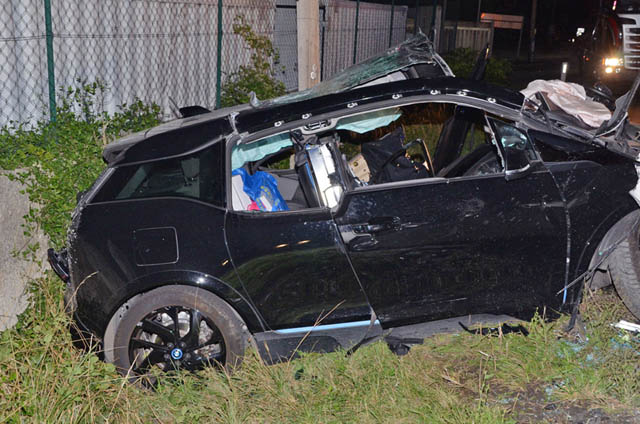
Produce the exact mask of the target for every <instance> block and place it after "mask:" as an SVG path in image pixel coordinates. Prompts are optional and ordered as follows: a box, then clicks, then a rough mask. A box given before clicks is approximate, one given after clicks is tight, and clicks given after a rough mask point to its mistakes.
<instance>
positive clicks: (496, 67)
mask: <svg viewBox="0 0 640 424" xmlns="http://www.w3.org/2000/svg"><path fill="white" fill-rule="evenodd" d="M477 58H478V52H477V51H475V50H472V49H468V48H460V49H455V50H453V51H451V52H449V53H447V54H446V55H444V60H445V61H446V62H447V63H448V64H449V67H450V68H451V70H452V71H453V73H454V74H455V75H456V76H457V77H462V78H469V77H470V76H471V72H473V67H474V65H475V63H476V60H477ZM510 75H511V62H509V61H508V60H506V59H498V58H495V57H492V58H490V59H489V62H488V63H487V69H486V72H485V77H484V80H485V81H486V82H490V83H493V84H498V85H506V84H508V82H509V76H510Z"/></svg>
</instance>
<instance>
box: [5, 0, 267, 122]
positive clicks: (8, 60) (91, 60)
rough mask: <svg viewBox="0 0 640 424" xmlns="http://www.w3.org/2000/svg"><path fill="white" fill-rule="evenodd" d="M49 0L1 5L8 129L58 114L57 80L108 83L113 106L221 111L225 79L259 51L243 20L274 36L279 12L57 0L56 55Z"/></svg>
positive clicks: (250, 2) (237, 5)
mask: <svg viewBox="0 0 640 424" xmlns="http://www.w3.org/2000/svg"><path fill="white" fill-rule="evenodd" d="M48 1H49V0H3V1H2V2H1V4H2V5H1V6H0V125H6V124H7V123H9V122H11V121H14V122H15V121H17V122H33V121H35V120H39V119H49V118H50V108H49V104H48V101H49V95H50V92H49V81H52V82H53V78H55V83H54V85H52V87H53V88H54V89H55V88H60V87H68V86H77V85H78V83H79V82H80V83H81V82H93V81H100V82H102V83H104V84H105V85H106V86H107V87H108V88H109V90H108V92H107V94H108V95H107V97H106V98H105V99H104V109H105V110H106V111H107V112H113V111H115V110H116V108H117V107H118V105H122V104H124V103H131V102H133V101H134V100H135V99H136V98H139V99H141V100H143V101H145V102H155V103H158V104H160V106H161V107H163V109H164V110H165V111H169V110H170V109H171V104H172V103H173V102H175V104H177V105H178V106H185V105H193V104H199V105H204V106H208V107H214V106H215V103H216V91H217V88H218V87H219V80H220V79H224V78H225V76H226V75H228V74H230V73H232V72H233V71H235V70H236V69H237V68H238V66H240V65H242V64H247V63H248V62H249V59H250V55H251V52H250V51H249V50H248V49H247V48H246V46H245V44H244V41H243V40H242V38H241V37H240V36H239V35H236V34H234V33H233V23H234V21H235V19H236V17H238V16H240V15H242V16H244V18H245V20H246V22H247V23H248V24H249V25H251V27H252V28H253V30H254V32H256V33H257V34H261V35H269V36H271V34H272V33H273V25H274V16H275V1H274V0H222V4H218V1H217V0H163V1H159V0H88V1H79V0H57V1H55V2H54V3H53V4H51V9H50V10H51V15H50V23H51V32H50V33H49V39H50V40H51V41H52V43H51V47H52V51H51V53H52V55H51V56H50V59H51V60H49V61H48V60H47V53H48V50H47V28H46V27H47V25H46V24H47V13H46V7H45V6H47V3H48ZM219 10H221V11H222V26H221V30H222V31H221V33H220V34H219V31H218V13H219ZM219 39H222V40H223V42H222V43H221V45H220V48H218V47H219V46H218V40H219ZM218 63H221V66H220V74H218ZM48 65H51V68H50V72H48ZM53 110H55V109H53Z"/></svg>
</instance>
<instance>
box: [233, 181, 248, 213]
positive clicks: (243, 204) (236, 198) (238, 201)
mask: <svg viewBox="0 0 640 424" xmlns="http://www.w3.org/2000/svg"><path fill="white" fill-rule="evenodd" d="M231 200H232V203H233V210H234V211H246V210H247V208H249V205H250V204H251V198H250V197H249V196H247V193H245V192H244V183H243V182H242V177H241V176H240V175H234V176H232V177H231Z"/></svg>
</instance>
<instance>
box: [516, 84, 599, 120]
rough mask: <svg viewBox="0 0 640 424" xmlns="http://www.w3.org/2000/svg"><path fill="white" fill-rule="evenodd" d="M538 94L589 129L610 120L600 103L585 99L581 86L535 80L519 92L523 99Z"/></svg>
mask: <svg viewBox="0 0 640 424" xmlns="http://www.w3.org/2000/svg"><path fill="white" fill-rule="evenodd" d="M538 92H541V93H544V94H546V96H547V98H548V99H549V100H550V101H551V102H553V104H555V105H556V106H558V107H559V108H560V109H562V110H563V111H565V112H566V113H568V114H569V115H572V116H575V117H576V118H579V119H580V120H581V121H582V122H584V123H585V124H587V125H589V126H591V127H594V128H597V127H599V126H600V125H601V124H602V123H603V122H604V121H606V120H608V119H610V118H611V112H610V111H609V109H607V107H606V106H605V105H603V104H602V103H598V102H594V101H593V100H591V99H589V98H587V95H586V92H585V90H584V87H582V86H581V85H578V84H573V83H570V82H564V81H560V80H551V81H545V80H535V81H531V82H530V83H529V85H528V86H527V88H525V89H524V90H522V91H521V93H522V94H523V95H524V96H525V97H531V96H533V95H534V94H535V93H538Z"/></svg>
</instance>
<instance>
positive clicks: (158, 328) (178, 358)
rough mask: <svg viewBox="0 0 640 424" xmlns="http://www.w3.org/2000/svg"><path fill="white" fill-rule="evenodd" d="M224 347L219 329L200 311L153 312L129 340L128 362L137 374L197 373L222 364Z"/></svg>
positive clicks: (179, 308)
mask: <svg viewBox="0 0 640 424" xmlns="http://www.w3.org/2000/svg"><path fill="white" fill-rule="evenodd" d="M225 354H226V347H225V344H224V338H223V336H222V333H221V332H220V330H219V329H218V327H217V326H216V325H215V324H214V323H213V322H212V321H211V319H209V318H208V317H206V316H205V315H204V314H202V313H201V312H200V311H199V310H197V309H193V308H186V307H183V306H178V305H175V306H166V307H163V308H159V309H156V310H154V311H152V312H150V313H149V314H147V315H146V316H145V317H144V318H142V320H140V321H139V322H138V323H137V324H136V327H135V328H134V330H133V332H132V334H131V337H130V338H129V360H130V363H131V364H132V370H133V372H134V373H136V374H146V373H147V372H149V371H150V370H152V369H154V368H157V369H160V370H162V371H173V370H179V369H186V370H188V371H197V370H200V369H202V368H204V367H205V366H208V365H213V364H220V365H224V359H225Z"/></svg>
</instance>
